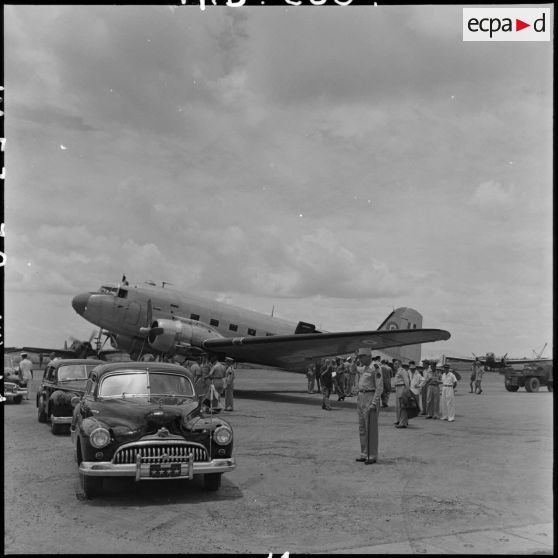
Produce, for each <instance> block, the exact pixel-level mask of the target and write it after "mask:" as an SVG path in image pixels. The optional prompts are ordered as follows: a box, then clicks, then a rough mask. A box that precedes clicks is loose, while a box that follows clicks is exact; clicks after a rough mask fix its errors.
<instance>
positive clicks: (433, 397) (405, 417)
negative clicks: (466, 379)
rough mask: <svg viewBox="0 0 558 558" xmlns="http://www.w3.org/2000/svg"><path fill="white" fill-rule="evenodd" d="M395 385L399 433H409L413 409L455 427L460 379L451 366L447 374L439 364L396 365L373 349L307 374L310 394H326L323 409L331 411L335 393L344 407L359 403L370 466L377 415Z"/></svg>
mask: <svg viewBox="0 0 558 558" xmlns="http://www.w3.org/2000/svg"><path fill="white" fill-rule="evenodd" d="M392 378H394V384H395V419H396V420H395V422H394V426H395V427H396V428H407V426H408V421H409V418H410V417H409V412H410V411H409V409H410V408H414V410H415V414H413V415H412V416H416V414H422V415H423V416H425V418H427V419H441V420H447V421H448V422H453V421H455V387H456V385H457V378H456V376H455V374H454V373H453V372H452V371H451V369H450V366H449V364H445V365H444V366H443V368H442V370H439V369H438V368H437V367H436V363H435V362H431V363H426V362H425V365H424V366H422V365H420V364H419V365H417V364H416V362H414V361H410V362H409V363H408V364H407V363H405V364H403V363H402V362H401V361H400V360H399V359H393V360H392V362H391V363H390V362H388V361H386V360H381V357H380V355H374V356H373V355H372V351H371V350H370V349H369V348H361V349H359V350H358V351H357V354H356V355H354V356H353V357H349V358H347V359H345V360H344V361H342V360H341V359H339V358H332V359H325V360H324V361H323V363H322V362H321V361H317V362H315V363H313V364H311V365H310V366H309V367H308V370H307V379H308V392H309V393H314V384H315V383H317V384H318V389H319V390H320V391H321V393H322V408H323V409H325V410H331V405H330V402H329V398H330V396H331V393H332V391H333V389H335V391H336V392H337V394H338V400H340V401H342V400H344V399H345V397H347V396H355V395H356V397H357V414H358V425H359V440H360V457H358V458H357V459H356V460H357V461H360V462H364V463H365V464H372V463H375V462H376V460H377V457H378V415H379V410H380V407H387V406H388V401H389V396H390V393H391V389H392V386H391V379H392Z"/></svg>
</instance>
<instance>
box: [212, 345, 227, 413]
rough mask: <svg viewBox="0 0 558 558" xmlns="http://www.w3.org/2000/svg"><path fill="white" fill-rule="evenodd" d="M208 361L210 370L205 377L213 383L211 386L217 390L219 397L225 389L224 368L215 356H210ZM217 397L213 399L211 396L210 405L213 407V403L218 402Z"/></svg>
mask: <svg viewBox="0 0 558 558" xmlns="http://www.w3.org/2000/svg"><path fill="white" fill-rule="evenodd" d="M210 362H211V364H212V366H211V370H210V371H209V375H208V376H207V377H208V378H209V381H210V382H211V383H212V384H213V387H214V388H215V391H216V392H217V395H218V397H219V399H221V397H222V396H223V393H224V391H225V372H226V368H225V365H224V364H223V363H222V362H219V361H218V360H217V357H216V356H212V357H211V359H210ZM219 399H218V400H217V401H215V400H214V398H211V406H212V407H213V406H214V404H218V402H219Z"/></svg>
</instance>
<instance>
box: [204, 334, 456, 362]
mask: <svg viewBox="0 0 558 558" xmlns="http://www.w3.org/2000/svg"><path fill="white" fill-rule="evenodd" d="M449 338H450V333H449V332H448V331H445V330H443V329H408V330H388V331H378V330H373V331H346V332H338V333H303V334H298V335H270V336H265V337H261V336H260V337H251V336H248V337H232V338H230V337H229V338H225V339H208V340H206V341H204V342H203V348H205V349H208V350H210V351H213V352H217V353H222V354H223V355H224V356H228V357H231V358H233V359H234V360H237V361H239V362H254V363H259V364H262V365H266V366H276V367H279V368H286V369H288V370H304V369H305V368H306V366H308V360H309V359H313V358H320V357H326V356H332V355H342V354H348V353H353V352H355V351H356V350H357V349H358V348H360V347H369V348H370V349H372V351H379V350H381V349H387V348H388V347H399V346H402V345H418V344H420V343H432V342H434V341H443V340H446V339H449Z"/></svg>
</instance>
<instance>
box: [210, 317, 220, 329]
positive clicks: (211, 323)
mask: <svg viewBox="0 0 558 558" xmlns="http://www.w3.org/2000/svg"><path fill="white" fill-rule="evenodd" d="M209 325H210V326H213V327H219V320H214V319H213V318H211V320H209Z"/></svg>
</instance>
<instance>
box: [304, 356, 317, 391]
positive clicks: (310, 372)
mask: <svg viewBox="0 0 558 558" xmlns="http://www.w3.org/2000/svg"><path fill="white" fill-rule="evenodd" d="M306 379H307V380H308V393H314V384H315V382H316V372H315V369H314V365H313V364H312V363H311V362H310V363H309V364H308V366H307V367H306Z"/></svg>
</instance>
